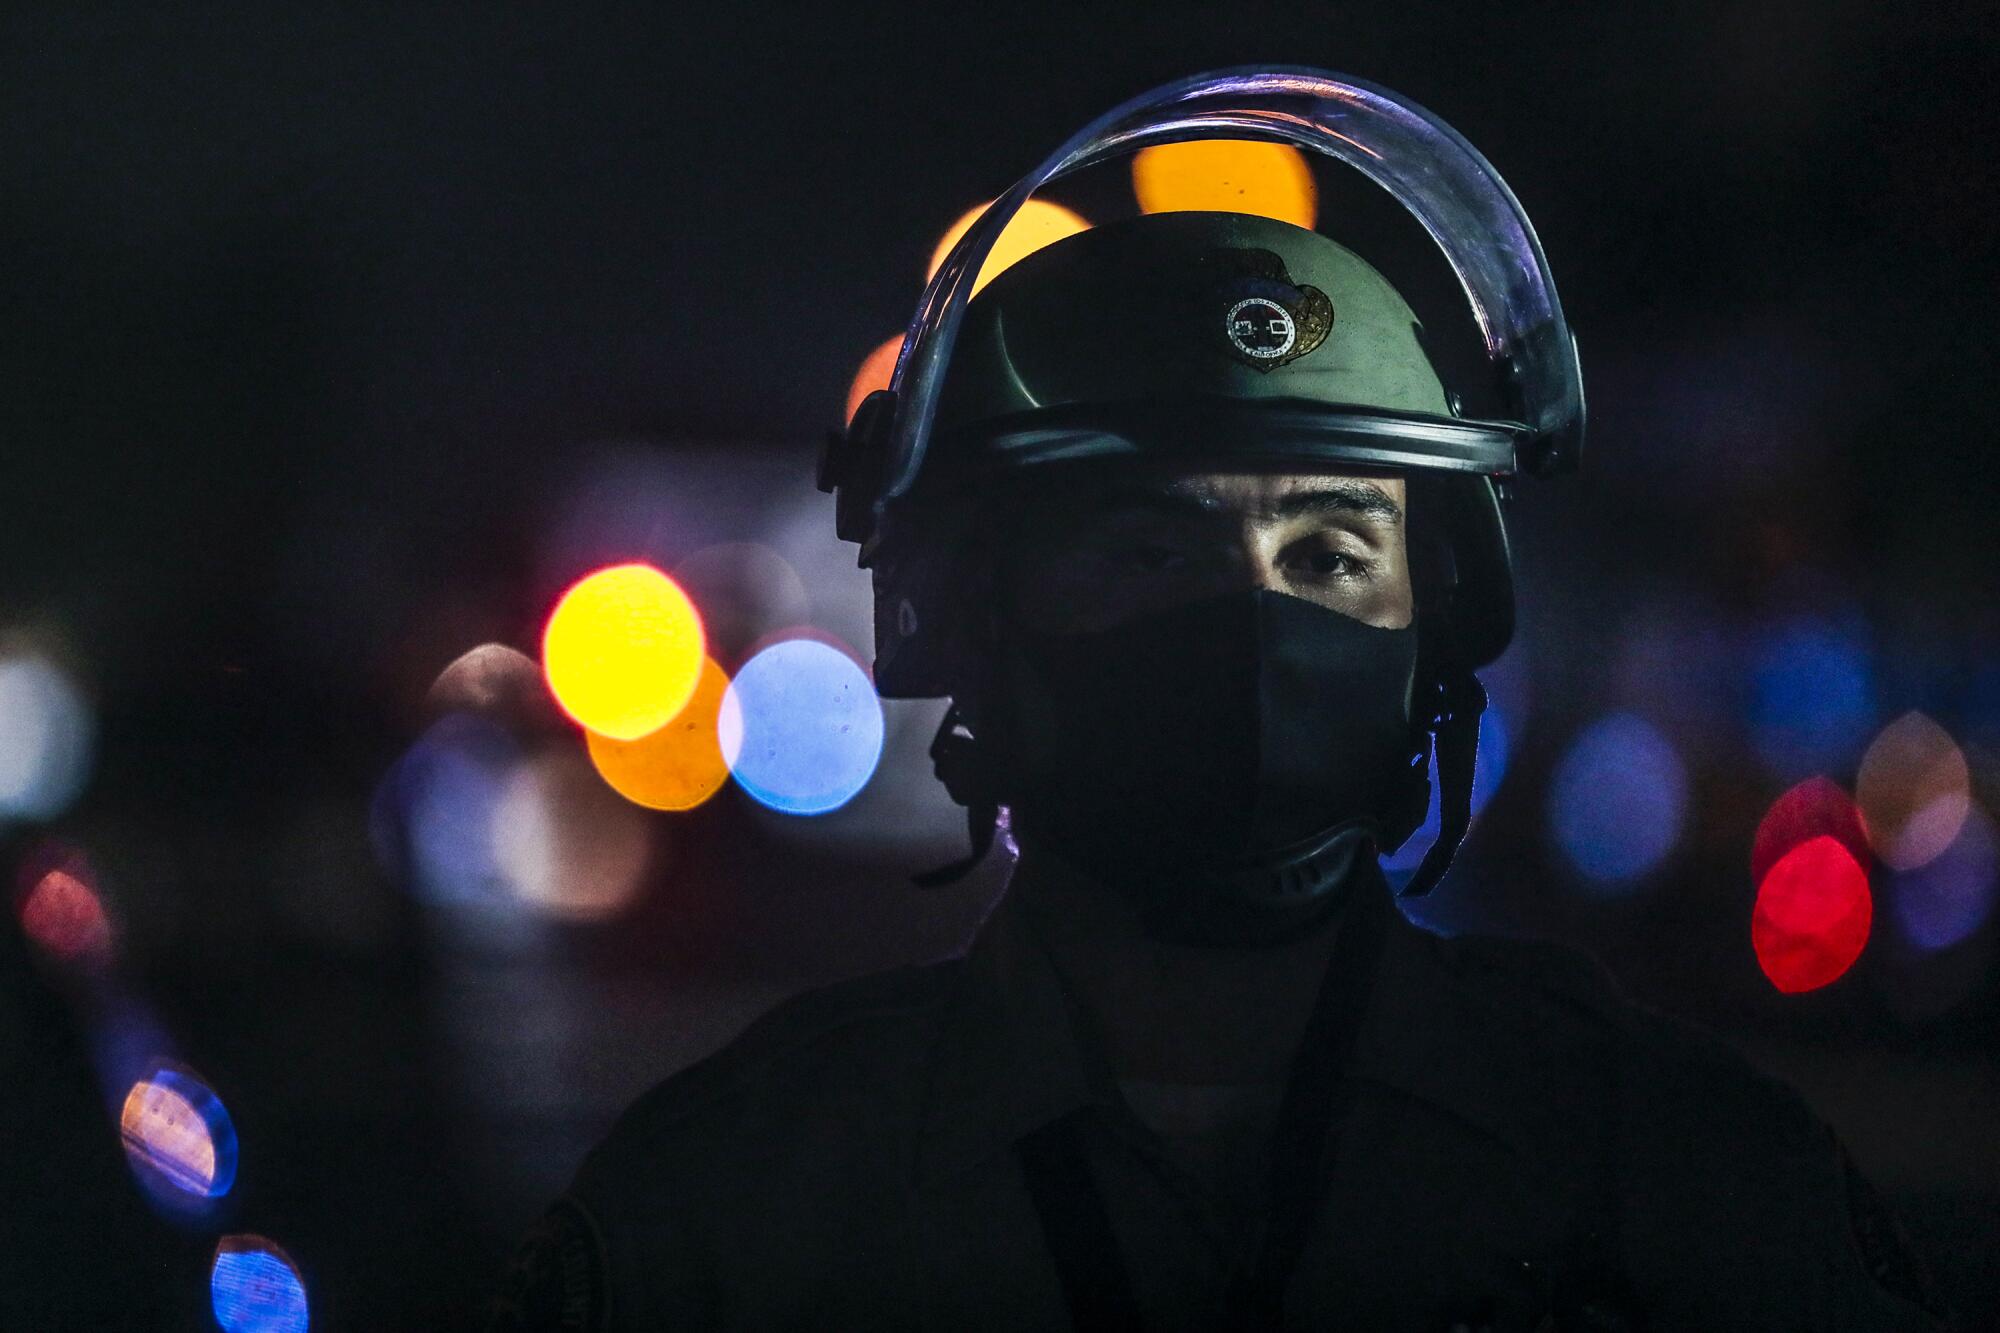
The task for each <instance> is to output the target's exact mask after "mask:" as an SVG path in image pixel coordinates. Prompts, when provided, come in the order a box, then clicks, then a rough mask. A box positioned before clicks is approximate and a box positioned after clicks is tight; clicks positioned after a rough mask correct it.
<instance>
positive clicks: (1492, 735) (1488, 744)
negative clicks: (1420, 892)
mask: <svg viewBox="0 0 2000 1333" xmlns="http://www.w3.org/2000/svg"><path fill="white" fill-rule="evenodd" d="M1507 748H1508V740H1507V721H1506V717H1505V715H1504V714H1502V713H1501V711H1500V709H1499V706H1498V705H1497V703H1490V704H1488V705H1487V709H1486V712H1485V713H1484V714H1482V715H1481V716H1480V719H1479V766H1478V767H1477V768H1476V769H1474V770H1473V774H1472V817H1473V818H1474V819H1475V820H1477V819H1478V818H1479V812H1480V811H1482V810H1484V809H1485V808H1486V803H1487V802H1488V801H1490V800H1492V799H1493V793H1494V792H1496V791H1498V790H1499V789H1500V783H1501V780H1502V779H1504V778H1505V777H1506V776H1507ZM1438 820H1439V816H1438V787H1437V782H1436V780H1435V775H1433V780H1432V782H1431V805H1430V811H1429V812H1428V813H1427V814H1426V815H1425V816H1424V822H1423V824H1422V825H1421V826H1420V827H1419V828H1418V829H1417V831H1416V832H1415V833H1413V834H1411V835H1410V838H1409V841H1407V842H1405V843H1404V844H1403V845H1402V846H1401V847H1398V848H1397V849H1396V850H1395V851H1394V852H1391V853H1390V854H1389V855H1388V856H1385V857H1383V858H1382V869H1383V870H1385V871H1387V872H1388V873H1389V875H1390V877H1391V880H1392V881H1401V880H1406V879H1407V877H1408V876H1409V875H1410V874H1413V873H1414V872H1415V871H1416V868H1417V866H1418V864H1419V863H1421V862H1422V861H1423V859H1424V853H1425V852H1427V851H1429V850H1430V848H1431V844H1432V843H1434V842H1436V841H1437V835H1438Z"/></svg>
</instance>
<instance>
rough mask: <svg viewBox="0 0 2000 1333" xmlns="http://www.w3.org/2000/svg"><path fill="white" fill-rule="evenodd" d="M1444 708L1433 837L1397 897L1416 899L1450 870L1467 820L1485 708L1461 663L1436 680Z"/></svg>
mask: <svg viewBox="0 0 2000 1333" xmlns="http://www.w3.org/2000/svg"><path fill="white" fill-rule="evenodd" d="M1441 684H1442V685H1443V688H1444V710H1443V711H1442V712H1441V713H1440V714H1439V715H1438V724H1437V745H1436V748H1437V772H1438V836H1437V841H1436V842H1434V843H1432V844H1431V846H1430V850H1429V851H1427V852H1425V853H1424V859H1423V861H1422V862H1420V863H1419V864H1418V866H1417V873H1416V874H1414V875H1412V876H1410V882H1409V883H1408V884H1406V885H1404V886H1403V891H1402V894H1401V895H1400V896H1402V897H1405V898H1420V897H1422V896H1423V895H1424V894H1426V893H1429V892H1430V891H1431V890H1432V889H1434V888H1436V887H1437V885H1438V881H1439V880H1441V879H1443V878H1444V872H1445V871H1447V870H1449V869H1451V858H1452V857H1454V856H1456V855H1457V854H1458V845H1459V844H1460V843H1461V842H1464V841H1465V831H1466V829H1468V828H1469V827H1471V825H1472V773H1473V770H1474V769H1475V768H1476V767H1477V766H1478V763H1479V719H1480V717H1481V716H1482V715H1483V714H1484V713H1485V712H1486V687H1485V686H1484V685H1481V684H1480V683H1479V678H1478V677H1477V676H1475V675H1473V674H1472V673H1471V672H1470V671H1467V670H1464V669H1463V668H1460V669H1457V670H1454V671H1451V672H1449V673H1448V674H1447V675H1446V676H1445V678H1444V680H1443V681H1442V682H1441Z"/></svg>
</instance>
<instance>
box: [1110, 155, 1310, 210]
mask: <svg viewBox="0 0 2000 1333" xmlns="http://www.w3.org/2000/svg"><path fill="white" fill-rule="evenodd" d="M1132 192H1133V193H1134V194H1136V195H1137V196H1138V198H1139V208H1140V211H1142V212H1146V213H1178V212H1188V211H1202V212H1219V213H1255V214H1258V215H1260V216H1262V217H1267V218H1277V219H1278V220H1279V221H1281V222H1289V223H1292V224H1293V225H1294V226H1299V227H1310V226H1312V225H1313V222H1314V221H1315V220H1316V218H1317V217H1318V213H1319V190H1318V188H1317V187H1316V186H1315V185H1314V184H1313V174H1312V166H1311V164H1309V163H1308V162H1307V161H1306V157H1305V154H1303V153H1301V152H1300V151H1299V150H1298V149H1296V148H1293V147H1292V146H1291V145H1289V144H1279V143H1263V142H1258V141H1256V140H1250V139H1195V140H1191V141H1189V142H1187V143H1169V144H1157V145H1155V146H1153V147H1151V148H1142V149H1140V150H1139V151H1138V153H1136V154H1135V155H1134V156H1133V158H1132Z"/></svg>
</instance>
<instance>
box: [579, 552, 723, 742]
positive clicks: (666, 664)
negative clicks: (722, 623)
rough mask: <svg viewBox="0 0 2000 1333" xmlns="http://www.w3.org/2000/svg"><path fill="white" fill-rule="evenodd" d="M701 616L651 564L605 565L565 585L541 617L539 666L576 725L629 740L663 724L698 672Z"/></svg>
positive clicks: (684, 701) (685, 698)
mask: <svg viewBox="0 0 2000 1333" xmlns="http://www.w3.org/2000/svg"><path fill="white" fill-rule="evenodd" d="M704 651H705V650H704V645H703V637H702V624H701V616H700V614H699V613H698V612H697V611H696V610H695V607H694V603H693V602H691V601H689V600H688V596H687V594H686V593H684V592H682V591H681V589H680V586H679V585H678V584H676V583H675V582H674V581H673V580H672V579H670V578H668V577H667V576H666V575H665V574H663V573H661V572H660V571H659V570H657V569H655V568H653V567H652V566H651V565H645V564H625V565H613V566H611V567H610V568H608V569H600V570H598V571H596V572H595V573H592V574H588V575H586V576H585V577H583V578H582V579H579V580H578V581H577V582H576V583H575V584H573V585H571V587H570V588H569V590H568V591H567V592H565V593H564V594H563V595H562V598H561V600H559V601H558V602H557V603H556V609H555V610H554V612H552V613H551V614H550V616H549V623H548V629H547V630H546V631H545V632H544V634H543V636H542V667H543V670H545V671H546V672H547V673H548V679H549V690H550V692H551V693H553V694H554V695H555V697H556V702H557V703H559V704H561V705H562V709H563V711H564V712H565V713H568V714H569V715H570V717H571V718H573V719H574V720H575V721H576V722H577V723H578V724H579V725H580V726H583V727H586V728H588V729H589V730H591V731H594V732H597V733H598V734H599V735H603V736H609V737H611V738H613V739H614V740H633V739H636V738H637V737H640V736H644V735H646V734H647V733H649V732H653V731H657V730H659V729H660V728H661V727H663V726H665V725H666V724H667V721H668V720H669V719H670V718H672V717H673V715H674V714H676V713H678V712H680V710H681V709H682V708H683V707H684V706H685V705H686V704H687V701H688V698H689V696H690V695H692V694H693V693H694V688H695V682H696V681H697V680H698V679H699V678H700V676H701V663H702V655H703V652H704Z"/></svg>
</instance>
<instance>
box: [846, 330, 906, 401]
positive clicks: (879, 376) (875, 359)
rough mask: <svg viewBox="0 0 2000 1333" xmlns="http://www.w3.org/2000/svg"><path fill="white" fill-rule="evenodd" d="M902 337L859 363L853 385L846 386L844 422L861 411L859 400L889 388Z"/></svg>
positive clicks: (890, 340)
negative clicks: (859, 367)
mask: <svg viewBox="0 0 2000 1333" xmlns="http://www.w3.org/2000/svg"><path fill="white" fill-rule="evenodd" d="M902 351H903V335H902V334H900V333H899V334H897V335H896V336H895V337H893V338H891V339H889V340H888V341H887V342H885V343H883V344H882V345H881V346H880V347H877V348H876V349H875V350H874V351H872V352H870V353H869V354H868V355H867V357H866V358H865V359H863V361H862V362H861V369H859V370H857V371H855V372H854V383H852V384H850V385H848V386H847V415H846V416H845V417H843V418H842V420H844V421H852V420H854V414H855V413H856V412H858V411H860V410H861V400H862V399H863V398H866V397H867V396H868V395H869V394H871V393H874V392H875V391H876V390H877V389H886V388H888V387H889V381H890V379H892V378H893V377H894V376H895V374H896V358H897V357H898V356H900V355H902Z"/></svg>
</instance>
